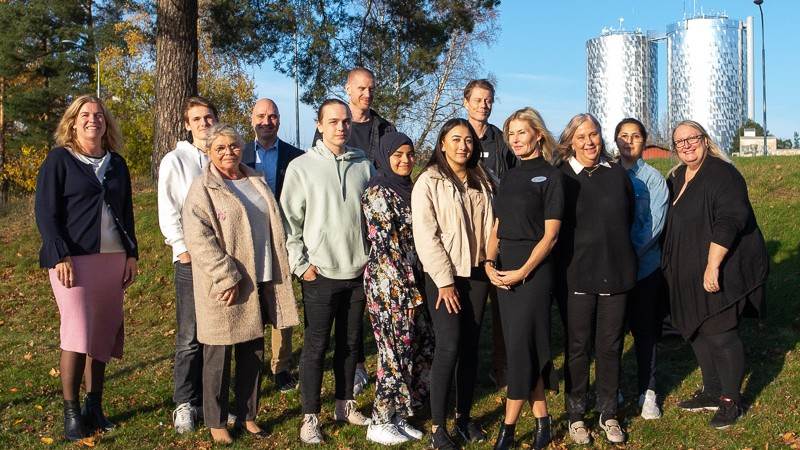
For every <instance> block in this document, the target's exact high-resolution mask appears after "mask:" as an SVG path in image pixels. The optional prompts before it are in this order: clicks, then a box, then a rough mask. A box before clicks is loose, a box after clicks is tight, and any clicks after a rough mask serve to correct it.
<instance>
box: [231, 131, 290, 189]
mask: <svg viewBox="0 0 800 450" xmlns="http://www.w3.org/2000/svg"><path fill="white" fill-rule="evenodd" d="M303 153H305V152H304V151H302V150H300V149H299V148H297V147H295V146H294V145H291V144H289V143H287V142H284V141H282V140H280V139H278V170H277V171H276V174H277V176H276V180H275V190H276V191H277V192H274V194H275V198H280V197H281V189H282V188H283V179H284V178H285V177H286V167H287V166H289V163H290V162H291V161H292V160H293V159H295V158H297V157H298V156H300V155H302V154H303ZM242 164H244V165H246V166H247V167H250V168H251V169H255V168H256V143H255V141H250V142H248V143H247V144H245V146H244V148H243V149H242Z"/></svg>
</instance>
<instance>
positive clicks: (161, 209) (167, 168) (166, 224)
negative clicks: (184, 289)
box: [158, 141, 208, 262]
mask: <svg viewBox="0 0 800 450" xmlns="http://www.w3.org/2000/svg"><path fill="white" fill-rule="evenodd" d="M206 164H208V156H206V154H205V153H203V152H201V151H200V150H199V149H198V148H197V147H195V146H194V145H192V144H191V143H189V142H187V141H179V142H178V144H177V145H176V146H175V150H173V151H171V152H169V153H167V154H166V155H164V158H162V159H161V165H160V166H159V167H158V225H159V228H161V234H163V235H164V238H165V239H164V242H165V243H166V244H167V245H169V246H171V247H172V262H175V261H177V260H178V255H180V254H181V253H183V252H185V251H186V244H185V243H184V242H183V224H182V223H181V210H182V209H183V202H184V200H186V194H187V193H188V192H189V186H191V185H192V180H194V177H196V176H198V175H200V174H201V173H202V169H203V167H205V165H206Z"/></svg>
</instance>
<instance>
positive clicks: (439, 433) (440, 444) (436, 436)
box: [431, 425, 458, 450]
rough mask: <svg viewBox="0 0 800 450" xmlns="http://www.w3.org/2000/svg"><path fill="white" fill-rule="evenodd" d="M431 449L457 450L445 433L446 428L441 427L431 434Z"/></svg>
mask: <svg viewBox="0 0 800 450" xmlns="http://www.w3.org/2000/svg"><path fill="white" fill-rule="evenodd" d="M431 448H433V449H437V450H458V447H457V446H456V443H455V442H453V439H452V438H451V437H450V435H449V434H448V433H447V428H446V427H445V426H444V425H442V426H440V427H438V428H437V429H436V431H434V432H433V434H431Z"/></svg>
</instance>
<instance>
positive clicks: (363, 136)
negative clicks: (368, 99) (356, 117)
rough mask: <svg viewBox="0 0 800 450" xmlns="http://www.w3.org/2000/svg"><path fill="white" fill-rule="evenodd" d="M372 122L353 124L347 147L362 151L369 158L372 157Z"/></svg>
mask: <svg viewBox="0 0 800 450" xmlns="http://www.w3.org/2000/svg"><path fill="white" fill-rule="evenodd" d="M372 120H373V119H369V120H368V121H366V122H352V123H351V124H350V139H348V140H347V145H349V146H350V147H355V148H357V149H359V150H362V151H363V152H364V153H366V154H367V156H369V157H370V159H371V157H372V155H371V154H370V150H371V149H370V135H371V134H372Z"/></svg>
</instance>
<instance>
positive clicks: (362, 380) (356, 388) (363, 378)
mask: <svg viewBox="0 0 800 450" xmlns="http://www.w3.org/2000/svg"><path fill="white" fill-rule="evenodd" d="M368 384H369V374H368V373H367V371H366V370H364V368H363V367H361V366H356V375H355V376H354V377H353V395H359V394H361V393H362V392H364V388H366V387H367V385H368Z"/></svg>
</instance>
